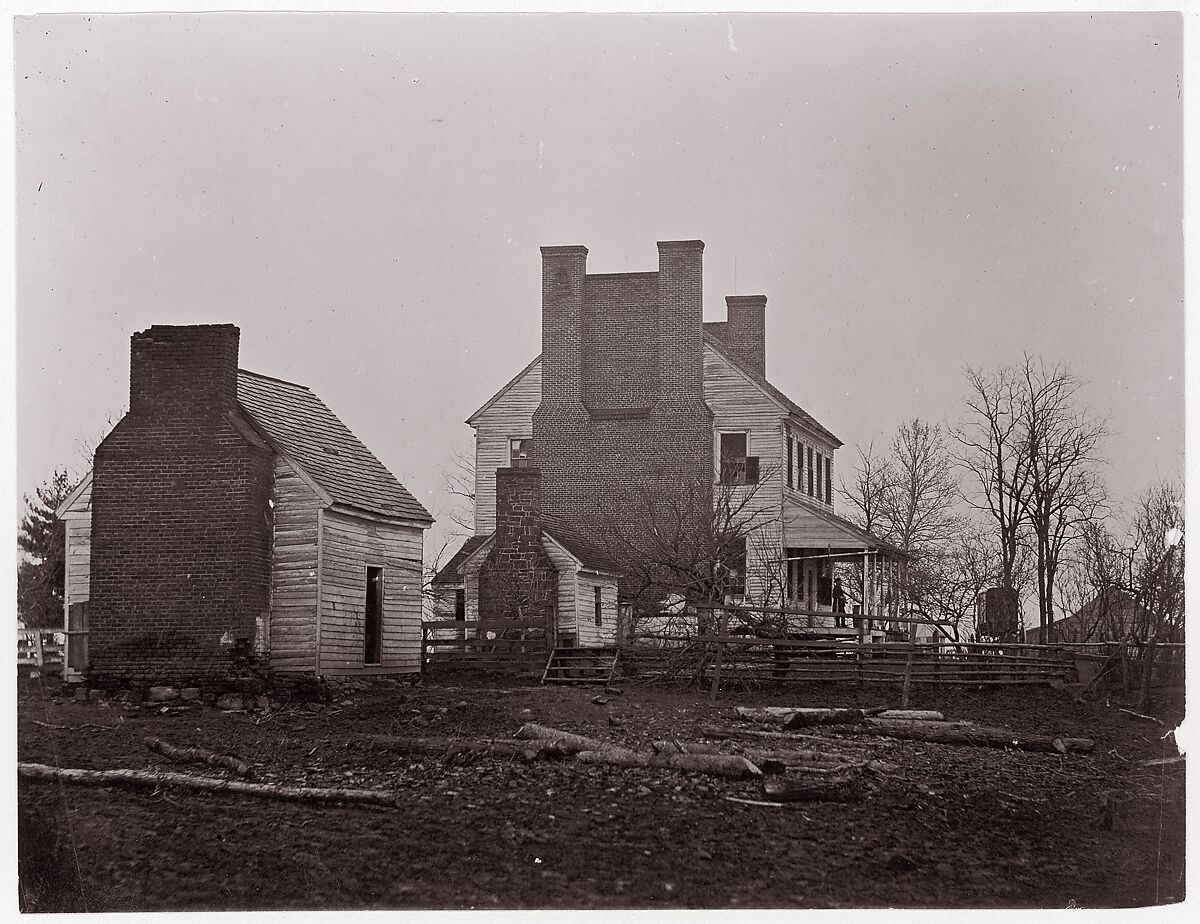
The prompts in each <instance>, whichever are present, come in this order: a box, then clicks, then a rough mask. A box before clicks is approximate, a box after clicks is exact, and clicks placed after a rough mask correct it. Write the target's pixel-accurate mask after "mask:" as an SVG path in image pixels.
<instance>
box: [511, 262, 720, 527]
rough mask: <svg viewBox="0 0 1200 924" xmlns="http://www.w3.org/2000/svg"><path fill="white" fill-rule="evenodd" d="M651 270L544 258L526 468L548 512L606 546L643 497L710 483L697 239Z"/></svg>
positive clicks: (641, 511) (630, 522)
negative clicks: (538, 363) (533, 470)
mask: <svg viewBox="0 0 1200 924" xmlns="http://www.w3.org/2000/svg"><path fill="white" fill-rule="evenodd" d="M658 249H659V268H658V271H657V272H655V273H624V274H604V275H596V276H587V274H586V257H587V250H586V249H585V248H583V247H552V248H543V249H542V279H543V287H542V299H543V301H542V369H543V373H542V374H543V379H542V401H541V404H540V405H539V407H538V409H537V411H535V413H534V415H533V459H534V462H535V464H536V465H537V466H538V467H539V468H540V469H541V472H542V502H543V504H544V505H545V507H546V509H547V510H548V511H552V512H553V513H554V514H555V515H556V516H561V517H563V518H565V519H567V520H568V521H569V522H572V523H574V524H577V525H578V526H579V527H580V528H581V529H582V530H583V531H584V532H585V533H586V534H588V535H591V536H593V537H603V536H605V535H607V534H611V532H612V530H613V529H614V527H615V528H618V529H622V530H634V529H638V528H639V527H644V525H645V522H646V517H645V504H644V499H645V496H646V495H647V494H648V493H653V492H654V491H655V490H658V489H661V490H664V491H666V490H675V489H677V487H678V485H680V484H694V483H699V484H708V485H711V475H712V471H713V468H712V465H713V461H712V412H711V411H710V410H709V408H708V405H707V404H705V401H704V361H703V266H702V260H703V252H704V244H703V243H702V242H700V241H667V242H660V243H659V245H658Z"/></svg>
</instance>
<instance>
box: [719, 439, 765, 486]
mask: <svg viewBox="0 0 1200 924" xmlns="http://www.w3.org/2000/svg"><path fill="white" fill-rule="evenodd" d="M749 442H750V437H749V434H747V433H744V432H743V433H722V434H721V484H758V457H757V456H747V455H746V450H747V448H748V446H749Z"/></svg>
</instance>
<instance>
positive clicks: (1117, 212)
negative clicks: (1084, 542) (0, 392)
mask: <svg viewBox="0 0 1200 924" xmlns="http://www.w3.org/2000/svg"><path fill="white" fill-rule="evenodd" d="M14 58H15V70H14V102H15V123H16V124H15V128H16V134H15V138H16V147H15V176H16V222H17V224H16V291H17V300H16V305H17V310H16V344H17V351H16V353H17V360H16V397H17V412H16V427H17V457H16V458H17V461H16V467H17V471H16V475H17V479H16V481H17V484H16V487H17V492H18V495H20V494H24V493H28V492H31V491H32V490H33V489H34V488H35V487H36V486H37V484H39V483H40V482H41V481H43V480H44V479H45V478H47V477H48V476H49V475H50V474H51V473H52V472H53V470H54V469H55V467H58V466H64V465H65V466H68V467H71V468H73V469H74V470H76V471H79V472H82V471H83V470H85V469H86V467H87V463H86V461H85V460H84V458H83V454H82V452H81V447H82V446H85V445H87V444H94V443H95V442H97V441H98V440H99V439H100V438H101V437H102V436H103V435H104V433H105V432H106V430H107V428H108V425H109V424H108V422H109V421H110V420H115V419H116V418H117V417H118V416H119V415H120V413H121V412H122V411H123V410H124V409H125V407H126V405H127V402H128V374H129V336H130V334H132V333H133V332H134V331H138V330H142V329H145V328H146V327H149V326H150V325H152V324H191V323H234V324H237V325H238V326H239V327H240V328H241V365H242V367H243V368H246V369H250V370H253V371H256V372H261V373H264V374H267V375H272V376H277V377H280V378H284V379H289V380H292V381H296V382H300V383H303V384H305V385H307V386H309V387H310V388H312V389H313V391H315V392H316V393H317V394H318V395H319V396H320V397H321V398H322V399H323V400H324V401H325V402H326V403H327V404H328V405H329V406H330V407H331V408H332V409H333V410H334V412H335V413H337V414H338V415H339V416H340V417H341V418H342V419H343V420H344V421H345V422H346V424H347V425H348V426H349V427H350V428H351V429H352V430H353V431H354V432H355V433H356V434H357V435H358V436H359V437H360V438H361V439H362V440H363V442H365V443H366V444H367V446H369V447H370V448H371V449H372V451H374V452H375V454H376V455H377V456H378V457H379V458H380V459H381V461H383V463H384V464H385V465H386V466H387V467H388V468H390V469H391V470H392V471H393V472H394V473H395V474H396V475H397V477H399V478H400V480H401V481H402V482H403V483H404V484H405V485H406V487H408V488H409V490H411V491H412V492H413V493H414V495H415V496H417V497H418V499H420V500H421V501H422V502H423V503H424V504H425V505H426V506H427V507H428V508H429V510H430V511H431V512H432V513H433V514H434V515H435V516H437V517H439V518H440V519H441V520H442V521H443V522H442V523H441V524H439V526H438V527H436V528H435V533H434V536H433V537H431V538H432V539H433V540H434V544H436V542H437V540H438V538H439V537H440V536H441V535H442V533H441V532H440V531H443V530H445V529H446V526H447V524H446V522H445V521H446V519H447V516H448V513H449V510H450V508H451V507H452V505H453V499H452V498H451V497H449V496H448V495H447V494H446V493H445V491H444V489H443V473H444V472H445V471H446V470H447V469H448V468H449V467H450V465H451V458H452V454H453V453H454V452H455V451H456V450H458V451H466V452H468V453H469V452H470V451H471V447H472V434H471V430H470V428H469V427H467V426H466V425H465V423H463V421H464V420H465V418H466V417H467V416H468V415H469V414H471V412H473V411H474V410H475V409H476V408H478V407H479V406H480V405H482V404H483V403H484V402H485V401H486V400H487V399H488V398H489V397H490V396H491V395H492V394H493V393H494V392H495V391H496V390H497V389H498V388H499V387H501V386H502V385H503V384H504V383H505V382H507V381H508V380H509V379H510V378H511V377H512V376H513V375H514V374H515V373H516V372H517V371H519V370H520V369H521V368H522V367H523V366H524V365H525V364H526V363H527V362H528V361H529V360H530V359H532V358H533V357H534V356H535V355H536V354H537V353H538V351H539V350H540V342H539V340H540V288H541V276H540V255H539V251H538V248H539V247H540V246H542V245H553V244H583V245H585V246H587V247H588V248H589V251H590V253H589V257H588V269H589V271H590V272H635V271H646V270H653V269H655V268H656V261H657V251H656V247H655V242H656V241H659V240H672V239H683V238H687V239H691V238H699V239H702V240H703V241H705V243H706V249H705V253H704V259H705V284H704V289H705V292H704V294H705V317H706V320H721V319H723V318H724V296H725V295H727V294H765V295H766V296H767V297H768V305H767V331H768V347H767V373H768V376H769V378H770V379H771V380H772V381H773V382H774V383H775V384H776V385H777V386H779V387H780V388H781V389H783V390H784V391H785V392H786V393H787V394H788V395H789V396H790V397H792V398H793V399H794V400H795V401H796V402H797V403H799V404H800V405H801V406H803V407H804V408H805V409H806V410H808V411H809V412H810V413H812V414H813V415H814V416H815V417H816V418H817V419H818V420H819V421H821V423H822V424H824V425H825V426H826V427H828V428H829V429H831V430H832V431H833V432H834V433H836V434H838V436H840V437H841V439H842V440H843V441H844V442H845V443H846V449H844V450H842V451H841V452H840V453H839V464H840V470H841V474H843V475H847V474H849V469H850V468H851V466H852V463H853V458H854V454H855V452H854V446H855V445H856V444H863V445H865V444H866V443H868V442H870V441H872V440H874V441H875V442H876V444H880V443H884V442H886V441H887V440H888V439H890V436H891V434H892V433H893V432H894V431H895V429H896V427H897V426H898V425H899V424H900V423H902V422H903V421H905V420H908V419H910V418H913V417H921V418H924V419H927V420H933V421H943V422H946V423H949V424H953V423H955V422H957V420H958V419H959V417H960V416H961V414H962V401H963V397H964V395H965V394H966V385H965V380H964V378H963V371H962V370H963V367H964V365H970V366H975V367H983V368H985V369H994V368H996V367H997V366H999V365H1002V364H1009V363H1014V362H1019V361H1020V360H1021V358H1022V354H1023V352H1026V351H1027V352H1030V353H1033V354H1036V355H1041V356H1043V357H1045V359H1046V360H1048V361H1051V362H1055V361H1062V362H1065V363H1067V364H1069V366H1070V367H1071V368H1072V370H1073V371H1074V372H1075V373H1076V374H1077V375H1078V376H1079V377H1080V378H1081V379H1083V380H1084V381H1085V382H1086V383H1087V384H1086V386H1085V388H1084V390H1083V395H1084V398H1085V400H1086V402H1087V404H1088V406H1089V407H1090V409H1091V410H1092V411H1093V412H1094V413H1096V414H1098V415H1103V416H1107V417H1108V418H1109V420H1110V430H1111V434H1110V436H1109V438H1108V439H1107V441H1106V444H1105V446H1104V450H1105V454H1106V457H1107V459H1108V464H1107V465H1106V467H1105V472H1104V474H1105V478H1106V480H1107V482H1108V485H1109V489H1110V492H1111V493H1112V495H1113V496H1114V498H1116V499H1118V501H1120V500H1129V499H1132V498H1133V497H1134V496H1135V495H1136V494H1138V493H1139V492H1141V491H1142V490H1143V489H1145V488H1146V487H1148V486H1149V485H1150V484H1152V483H1154V482H1156V481H1158V480H1159V479H1162V478H1171V477H1178V476H1181V475H1182V473H1183V449H1184V415H1183V393H1184V391H1183V390H1184V341H1183V324H1184V314H1183V265H1184V252H1183V237H1182V217H1183V110H1182V101H1181V72H1182V67H1183V63H1182V62H1183V48H1182V19H1181V17H1180V16H1179V15H1177V14H1171V13H1143V14H1113V13H1100V14H1094V15H1089V14H1067V15H1050V14H1037V15H1034V14H1024V15H1016V14H1008V15H983V14H980V15H969V16H964V15H959V16H954V15H936V14H926V15H879V14H877V15H858V16H851V15H821V14H807V15H746V14H735V15H712V16H698V15H687V16H625V17H614V16H607V17H605V16H585V17H578V16H577V17H566V16H550V17H528V16H509V17H495V16H463V15H458V16H418V15H404V16H400V15H352V14H338V15H303V14H208V15H184V14H175V15H141V16H115V15H91V16H83V15H63V16H52V17H50V16H41V17H34V18H20V19H18V20H17V21H16V27H15V33H14ZM430 544H431V543H429V542H427V546H428V545H430Z"/></svg>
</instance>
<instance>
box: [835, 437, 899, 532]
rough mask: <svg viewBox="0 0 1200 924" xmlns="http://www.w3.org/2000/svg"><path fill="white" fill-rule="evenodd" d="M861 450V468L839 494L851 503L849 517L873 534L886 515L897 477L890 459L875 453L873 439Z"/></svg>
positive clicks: (847, 502) (858, 447)
mask: <svg viewBox="0 0 1200 924" xmlns="http://www.w3.org/2000/svg"><path fill="white" fill-rule="evenodd" d="M855 448H856V449H857V450H858V468H857V470H856V471H855V475H854V480H853V482H851V484H850V487H846V485H845V482H843V483H842V486H841V489H840V490H839V491H838V494H839V495H840V496H841V498H842V500H843V501H844V502H845V503H846V505H847V508H848V509H847V511H846V512H847V514H848V518H849V519H851V520H853V521H854V522H855V523H856V524H857V525H858V526H861V527H862V528H863V529H865V530H866V531H867V532H869V533H873V532H874V531H875V529H876V527H877V525H878V524H879V523H880V521H881V519H882V517H883V508H884V504H885V497H886V495H887V493H888V491H889V490H891V486H892V484H893V482H894V481H895V480H896V476H895V474H894V473H893V471H892V468H891V463H890V461H889V460H888V459H887V458H881V457H880V456H878V455H876V454H875V442H874V441H873V440H872V441H871V442H870V443H868V444H867V447H866V449H864V448H863V447H862V446H856V447H855Z"/></svg>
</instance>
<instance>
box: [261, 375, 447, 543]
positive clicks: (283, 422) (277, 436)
mask: <svg viewBox="0 0 1200 924" xmlns="http://www.w3.org/2000/svg"><path fill="white" fill-rule="evenodd" d="M237 396H238V403H239V404H240V405H241V406H242V409H243V410H244V411H245V413H246V414H248V415H249V416H250V418H251V420H252V421H253V422H254V424H255V425H256V426H257V427H258V428H259V429H260V430H261V431H262V433H263V435H264V436H266V438H267V439H268V440H269V441H270V443H271V444H272V448H274V449H275V450H276V451H278V452H280V453H282V454H284V455H285V456H287V458H288V459H289V460H290V461H292V462H294V463H295V464H296V465H297V466H299V467H300V468H301V469H302V470H303V473H304V474H306V475H307V476H308V477H309V478H310V479H311V480H312V482H313V483H314V485H315V486H316V488H318V489H319V492H322V493H324V494H325V495H326V497H327V498H328V502H329V503H330V504H345V505H347V506H349V507H355V508H358V509H360V510H366V511H369V512H371V513H378V514H381V515H383V516H387V517H396V518H401V519H408V520H417V521H420V522H423V523H432V522H433V517H432V516H430V515H429V511H427V510H426V509H425V508H424V507H423V506H421V504H420V502H419V501H417V500H416V498H414V497H413V496H412V495H411V494H409V493H408V491H407V490H406V489H405V487H404V485H402V484H401V483H400V482H399V481H397V480H396V476H395V475H393V474H392V473H391V472H389V471H388V470H387V469H386V468H384V466H383V464H382V463H381V462H380V461H379V460H378V459H377V458H375V456H374V455H373V454H372V453H371V451H370V450H369V449H367V447H366V446H364V445H363V444H362V442H360V441H359V439H358V437H356V436H355V435H354V434H353V433H351V432H350V430H349V429H348V428H347V427H346V425H345V424H344V423H342V422H341V421H340V420H339V419H338V418H337V416H336V415H335V414H334V413H333V411H331V410H330V409H329V408H328V407H327V406H326V405H325V402H323V401H322V400H321V399H320V398H318V397H317V396H316V395H314V394H313V393H312V392H311V391H309V390H308V389H307V388H305V387H304V386H303V385H296V384H295V383H293V382H285V381H282V380H281V379H273V378H270V377H269V376H265V375H259V374H258V373H255V372H247V371H246V370H245V369H239V370H238V391H237Z"/></svg>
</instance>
